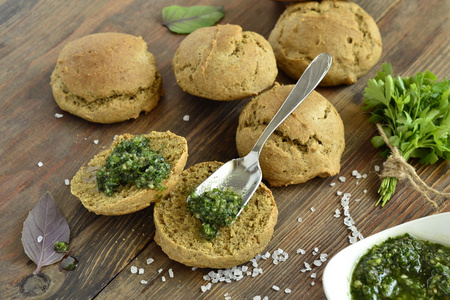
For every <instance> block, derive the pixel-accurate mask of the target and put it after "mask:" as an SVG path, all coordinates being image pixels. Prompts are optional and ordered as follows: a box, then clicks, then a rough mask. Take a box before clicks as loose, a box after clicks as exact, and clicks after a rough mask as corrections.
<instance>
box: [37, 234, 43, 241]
mask: <svg viewBox="0 0 450 300" xmlns="http://www.w3.org/2000/svg"><path fill="white" fill-rule="evenodd" d="M43 239H44V238H43V237H42V235H40V236H38V237H37V242H38V243H40V242H42V240H43Z"/></svg>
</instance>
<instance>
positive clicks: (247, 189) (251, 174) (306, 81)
mask: <svg viewBox="0 0 450 300" xmlns="http://www.w3.org/2000/svg"><path fill="white" fill-rule="evenodd" d="M331 61H332V59H331V56H330V55H329V54H326V53H322V54H319V55H318V56H317V57H316V58H315V59H314V60H313V61H312V62H311V64H310V65H309V66H308V68H307V69H306V70H305V72H304V73H303V74H302V76H301V77H300V79H299V80H298V81H297V84H296V85H295V87H294V88H293V89H292V91H291V93H290V94H289V96H288V97H287V98H286V100H285V101H284V103H283V105H281V107H280V109H279V110H278V112H277V113H276V114H275V116H274V117H273V118H272V120H271V121H270V123H269V124H268V125H267V127H266V128H265V129H264V131H263V133H262V134H261V136H260V137H259V139H258V140H257V141H256V144H255V146H253V149H252V150H251V151H250V153H249V154H247V155H246V156H244V157H242V158H237V159H233V160H230V161H228V162H227V163H225V164H224V165H222V166H221V167H220V168H219V169H218V170H217V171H216V172H214V173H213V174H211V176H209V177H208V178H207V179H206V180H205V181H203V182H202V183H201V184H200V185H199V186H198V187H197V188H196V189H195V190H194V194H195V195H201V194H203V193H204V192H206V191H209V190H212V189H214V188H218V189H220V190H223V189H232V190H233V191H234V192H236V193H238V194H241V195H242V200H243V203H244V205H243V206H242V208H241V210H240V211H239V213H238V214H237V216H236V218H237V217H238V216H239V214H240V213H241V212H242V210H243V208H244V207H245V205H246V204H247V203H248V201H249V200H250V198H251V197H252V196H253V194H254V193H255V191H256V189H257V188H258V186H259V183H260V182H261V180H262V171H261V167H260V165H259V155H260V153H261V149H262V147H263V146H264V143H265V142H266V141H267V139H268V138H269V136H270V135H271V134H272V133H273V132H274V131H275V129H276V128H277V127H278V126H279V125H280V124H281V123H283V121H284V120H285V119H286V118H287V117H288V116H289V115H290V114H291V113H292V112H293V111H294V110H295V109H296V108H297V107H298V106H299V105H300V103H302V102H303V100H305V98H306V97H308V95H309V94H311V92H312V91H313V90H314V89H315V88H316V86H317V85H318V84H319V82H320V81H321V80H322V79H323V77H325V75H326V74H327V72H328V70H329V69H330V67H331ZM189 200H190V196H189V197H188V199H187V201H189Z"/></svg>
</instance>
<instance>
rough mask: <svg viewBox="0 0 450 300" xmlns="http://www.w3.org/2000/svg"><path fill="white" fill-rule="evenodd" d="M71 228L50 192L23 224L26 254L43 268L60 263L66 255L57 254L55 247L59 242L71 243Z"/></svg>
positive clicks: (38, 267)
mask: <svg viewBox="0 0 450 300" xmlns="http://www.w3.org/2000/svg"><path fill="white" fill-rule="evenodd" d="M69 238H70V228H69V224H68V223H67V221H66V219H65V218H64V216H63V215H62V213H61V211H60V210H59V207H58V204H57V203H56V201H55V199H53V196H52V195H51V194H50V192H47V193H45V195H44V196H43V197H42V198H41V200H39V202H38V203H36V205H35V206H34V208H33V209H32V210H31V211H30V213H29V214H28V217H27V218H26V220H25V222H23V231H22V244H23V248H24V250H25V253H26V254H27V255H28V257H29V258H30V259H31V260H32V261H33V262H34V263H35V264H36V265H37V268H36V270H35V271H34V272H33V273H34V274H37V273H39V271H40V269H41V267H43V266H48V265H51V264H53V263H55V262H57V261H60V260H61V259H62V258H63V257H64V253H57V252H56V251H55V250H54V245H55V243H56V242H58V241H64V242H67V243H69Z"/></svg>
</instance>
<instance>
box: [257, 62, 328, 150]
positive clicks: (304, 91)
mask: <svg viewBox="0 0 450 300" xmlns="http://www.w3.org/2000/svg"><path fill="white" fill-rule="evenodd" d="M331 62H332V59H331V56H330V55H329V54H327V53H322V54H319V55H318V56H317V57H316V58H314V60H313V61H312V62H311V63H310V65H309V66H308V68H306V70H305V72H303V74H302V76H301V77H300V79H299V80H298V81H297V84H296V85H295V86H294V88H293V89H292V91H291V93H290V94H289V96H288V97H287V98H286V100H285V101H284V103H283V105H281V107H280V109H279V110H278V111H277V113H276V114H275V116H274V117H273V118H272V120H271V121H270V123H269V124H268V125H267V126H266V128H265V129H264V131H263V133H262V134H261V136H260V137H259V138H258V140H257V141H256V143H255V146H253V149H252V151H251V152H256V154H257V156H259V154H260V152H261V149H262V147H263V146H264V143H265V142H266V141H267V139H268V138H269V136H270V135H271V134H272V133H273V132H274V131H275V129H277V127H278V126H279V125H280V124H281V123H283V121H284V120H286V118H287V117H288V116H289V115H290V114H291V113H292V112H293V111H294V110H295V109H296V108H297V107H298V106H299V105H300V103H302V102H303V100H305V99H306V97H308V96H309V94H311V92H312V91H313V90H314V89H315V88H316V87H317V85H318V84H319V82H320V81H321V80H322V79H323V77H325V75H326V74H327V72H328V70H329V69H330V67H331Z"/></svg>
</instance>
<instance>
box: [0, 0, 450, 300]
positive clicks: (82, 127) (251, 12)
mask: <svg viewBox="0 0 450 300" xmlns="http://www.w3.org/2000/svg"><path fill="white" fill-rule="evenodd" d="M355 2H356V3H358V4H359V5H360V6H361V7H363V8H364V9H365V10H366V11H367V12H368V13H369V14H370V15H371V16H372V17H373V18H374V19H375V20H376V22H377V24H378V25H379V27H380V31H381V35H382V39H383V55H382V58H381V60H380V61H379V63H378V64H377V65H376V66H375V67H374V69H372V70H371V71H370V72H369V73H368V74H366V75H365V76H363V77H362V78H360V79H359V80H358V82H357V83H356V84H353V85H351V86H340V87H332V88H320V89H318V91H319V92H321V93H322V94H323V95H324V96H325V97H327V98H328V99H329V100H330V102H332V103H333V104H334V105H335V107H336V108H337V110H338V111H339V113H340V115H341V117H342V119H343V121H344V124H345V138H346V149H345V152H344V154H343V157H342V169H341V173H340V175H341V176H345V177H346V178H347V181H346V182H345V183H341V182H339V180H338V179H337V176H336V177H333V178H327V179H314V180H311V181H309V182H308V183H305V184H301V185H296V186H289V187H284V188H272V191H273V194H274V196H275V199H276V201H277V204H278V208H279V221H278V223H277V225H276V227H275V233H274V236H273V239H272V241H271V242H270V244H269V246H268V247H267V250H268V251H270V252H271V253H272V252H273V251H274V250H276V249H278V248H281V249H283V250H284V251H286V252H288V253H289V259H288V261H287V262H282V263H280V265H278V266H277V265H274V264H272V262H271V261H270V260H268V261H264V262H262V263H260V266H261V267H262V268H263V272H264V273H263V274H262V275H259V276H257V277H255V278H251V277H245V278H244V279H243V280H241V281H240V282H233V283H230V284H225V283H219V284H213V286H212V288H211V290H209V291H207V292H205V293H202V292H201V290H200V287H201V286H202V285H206V284H207V281H205V280H204V279H203V275H204V274H206V273H208V271H210V270H195V271H192V270H191V268H188V267H185V266H183V265H181V264H179V263H177V262H174V261H171V260H170V259H168V258H167V256H166V255H165V254H164V253H163V252H162V251H161V249H160V248H159V246H158V245H156V244H155V242H154V241H153V235H154V225H153V223H152V210H153V208H152V207H149V208H148V209H145V210H143V211H140V212H137V213H134V214H130V215H126V216H121V217H105V216H97V215H95V214H93V213H89V212H88V211H87V210H86V209H84V207H83V206H82V205H81V203H80V202H79V201H78V200H77V199H76V198H75V197H74V196H72V195H71V193H70V188H69V186H66V185H65V184H64V180H65V179H71V178H72V176H73V175H74V174H75V173H76V171H77V170H78V169H79V168H80V167H81V166H82V165H83V164H84V163H86V162H87V161H88V160H89V159H90V158H91V157H93V156H94V155H95V154H96V153H98V152H99V151H100V150H101V149H103V147H108V146H109V145H110V143H111V141H112V138H113V136H114V135H116V134H121V133H135V134H139V133H146V132H149V131H152V130H159V131H165V130H171V131H173V132H175V133H177V134H179V135H182V136H185V137H186V139H187V141H188V145H189V159H188V163H187V167H189V166H191V165H193V164H195V163H198V162H202V161H208V160H219V161H227V160H229V159H231V158H234V157H236V156H237V152H236V149H235V142H234V137H235V131H236V127H237V120H238V115H239V113H240V111H241V109H242V108H243V106H244V105H245V103H246V102H247V100H242V101H239V102H214V101H209V100H205V99H200V98H197V97H193V96H190V95H188V94H186V93H184V92H182V90H181V89H180V88H179V87H178V86H177V84H176V82H175V79H174V75H173V73H172V71H171V60H172V57H173V55H174V53H175V50H176V48H177V46H178V45H179V43H180V42H181V41H182V40H183V38H184V36H183V35H176V34H173V33H170V32H169V31H168V30H167V28H165V27H163V26H162V25H161V23H162V20H161V10H162V8H163V7H164V6H167V5H172V4H182V5H194V4H210V5H225V11H226V15H225V17H224V18H223V20H221V21H220V23H222V24H223V23H233V24H239V25H241V26H242V27H243V28H244V29H245V30H251V31H255V32H258V33H260V34H261V35H263V36H264V37H266V38H267V37H268V35H269V33H270V31H271V29H272V28H273V26H274V24H275V22H276V20H277V19H278V17H279V15H280V14H281V13H282V11H283V10H284V4H283V3H279V2H273V1H270V0H245V1H241V0H230V1H224V0H222V1H220V0H203V1H200V0H197V1H195V0H189V1H181V0H177V1H175V0H174V1H164V0H158V1H156V0H127V1H112V0H99V1H87V0H81V1H56V0H43V1H36V0H33V1H31V0H3V1H0V101H1V102H0V103H1V105H0V118H1V119H0V125H1V127H0V134H1V148H0V225H1V232H2V235H1V237H0V244H1V246H0V247H1V248H0V261H1V263H0V274H2V276H1V277H0V294H1V296H0V298H4V299H21V298H26V297H24V296H23V295H22V294H21V293H20V292H19V284H20V282H21V281H22V279H23V278H25V277H26V276H27V275H29V274H31V273H32V272H33V270H34V269H35V265H34V264H33V263H32V262H31V261H30V260H29V259H28V257H27V256H26V255H25V253H24V251H23V247H22V243H21V239H20V238H21V230H22V226H23V221H24V220H25V218H26V216H27V214H28V212H29V211H30V210H31V209H32V208H33V206H34V205H35V203H36V202H37V201H38V200H39V199H40V198H41V197H42V196H43V195H44V193H45V192H46V191H50V192H51V193H52V194H53V196H54V198H55V199H56V201H57V202H58V205H59V206H60V208H61V210H62V212H63V214H64V215H65V216H66V218H67V220H68V222H69V225H70V228H71V246H72V247H73V251H72V254H73V255H74V256H75V257H77V258H78V259H79V261H80V264H79V267H78V268H77V270H76V271H73V272H62V273H61V272H59V270H58V266H57V265H52V266H47V267H44V268H43V269H42V272H43V273H44V274H46V275H47V276H49V277H50V278H51V281H52V283H51V286H50V288H49V289H48V290H47V291H46V292H45V293H44V294H43V295H42V296H41V297H37V298H36V299H38V298H46V299H92V298H96V299H114V298H115V299H127V298H129V299H132V298H133V299H138V298H140V299H150V298H151V299H169V298H170V299H196V298H199V299H203V298H204V299H224V298H225V296H224V295H225V294H227V293H228V296H230V297H232V299H252V298H253V297H254V296H256V295H261V296H268V297H269V299H323V298H325V296H324V293H323V288H322V281H321V278H322V274H323V270H324V267H325V264H324V265H322V266H320V267H314V268H313V272H315V273H317V277H316V278H314V279H313V278H311V276H310V275H311V273H312V272H306V273H302V272H301V271H300V270H301V269H302V268H303V267H304V265H303V263H304V262H305V261H306V262H309V263H312V261H313V259H314V256H313V254H312V251H313V249H314V248H315V247H318V248H319V252H320V253H327V254H328V257H331V256H333V255H334V254H336V253H337V252H338V251H339V250H341V249H343V248H344V247H346V246H348V245H349V242H348V238H347V237H348V235H349V233H350V231H349V230H348V229H347V228H346V226H344V224H343V219H342V217H340V218H335V217H333V214H334V211H335V210H336V209H337V208H339V206H340V204H339V203H340V197H339V196H337V194H336V193H337V191H338V190H340V191H344V192H349V193H351V194H352V199H356V198H359V199H361V201H359V202H356V201H351V204H350V212H351V215H352V216H353V218H354V220H355V221H356V226H357V228H358V229H359V230H360V231H361V232H362V233H363V234H364V236H369V235H370V234H373V233H376V232H378V231H380V230H383V229H385V228H388V227H391V226H394V225H397V224H400V223H402V222H405V221H408V220H413V219H416V218H419V217H424V216H428V215H431V214H436V213H440V212H444V211H450V206H449V203H450V201H449V200H445V199H442V198H438V197H435V198H434V200H435V201H437V202H438V203H439V204H440V207H439V208H437V209H435V208H433V207H432V206H430V205H429V204H428V203H427V202H426V201H425V200H424V199H423V198H422V197H420V195H419V194H418V193H417V192H415V191H413V190H412V189H411V188H410V187H409V185H408V184H406V183H402V184H400V185H399V188H398V190H397V192H396V195H395V197H394V198H393V199H392V200H391V201H390V202H389V203H388V205H386V206H385V207H384V208H383V209H381V208H379V207H375V206H374V203H375V201H376V199H377V193H376V190H377V187H378V186H379V184H380V179H379V178H378V177H377V175H376V174H375V172H374V171H373V170H374V165H381V164H382V162H383V160H382V158H381V157H380V156H379V152H378V150H375V149H373V148H372V146H371V144H370V138H371V137H372V136H373V135H374V134H375V127H374V125H373V124H369V123H368V115H367V114H364V113H362V112H361V107H362V96H363V90H364V87H365V85H366V82H367V80H368V79H369V78H371V77H373V76H374V75H375V74H376V72H377V71H378V70H379V69H380V68H381V64H382V63H383V62H391V63H392V64H393V67H394V72H395V73H396V74H399V75H413V74H415V73H417V72H419V71H425V70H430V71H432V72H434V73H435V74H436V75H437V76H438V77H439V78H443V77H445V76H448V75H449V73H450V72H449V71H450V67H449V62H450V54H449V52H450V46H449V43H448V39H449V35H448V28H449V11H450V2H449V1H448V0H444V1H442V0H428V1H420V0H383V1H370V0H358V1H355ZM106 31H116V32H125V33H129V34H133V35H137V36H139V35H140V36H142V37H143V38H144V40H145V41H147V43H148V45H149V50H150V51H151V52H152V53H153V54H154V55H155V58H156V62H157V66H158V68H159V70H160V72H161V74H162V77H163V85H164V89H165V95H164V96H163V97H162V99H161V101H160V104H159V105H158V107H156V108H155V109H154V110H153V111H152V112H151V113H149V114H147V115H144V116H141V117H140V118H138V119H137V120H133V121H128V122H123V123H118V124H112V125H99V124H93V123H89V122H87V121H85V120H83V119H80V118H78V117H75V116H73V115H70V114H69V113H66V112H62V111H61V110H60V109H59V108H58V106H57V105H56V103H55V102H54V100H53V97H52V93H51V88H50V85H49V81H50V74H51V72H52V70H53V68H54V66H55V63H56V58H57V55H58V53H59V51H60V50H61V49H62V47H63V46H64V45H65V44H66V43H67V42H69V41H71V40H74V39H76V38H79V37H81V36H84V35H87V34H91V33H96V32H106ZM278 80H279V81H280V82H282V83H293V81H292V80H291V79H289V78H287V77H286V76H285V75H283V74H282V72H280V75H279V78H278ZM55 113H62V114H63V115H64V116H63V117H62V118H60V119H58V118H56V117H55ZM184 115H190V120H189V121H188V122H185V121H183V116H184ZM95 140H98V144H95V143H94V141H95ZM40 161H41V162H43V166H42V167H38V162H40ZM412 164H413V166H414V167H416V168H417V171H418V174H419V175H420V176H421V177H422V178H423V179H424V180H425V182H427V183H428V184H430V185H431V186H433V187H434V188H437V189H441V190H446V191H448V188H447V187H448V186H449V183H450V176H449V173H450V167H449V164H448V163H447V162H442V161H440V162H439V163H437V164H436V165H433V166H421V165H419V164H417V162H415V161H413V162H412ZM353 170H358V171H359V172H360V173H361V174H364V173H365V174H367V175H368V177H367V178H365V179H361V180H359V184H358V185H357V184H356V179H355V178H354V177H352V176H351V172H352V171H353ZM332 182H336V185H335V186H334V187H331V186H330V183H332ZM364 190H367V193H364V192H363V191H364ZM312 207H314V208H315V211H312V210H311V208H312ZM299 217H301V218H303V222H301V223H299V222H298V221H297V219H298V218H299ZM298 248H303V249H305V250H306V254H305V255H301V254H297V253H296V250H297V249H298ZM150 257H151V258H154V260H155V262H154V263H153V264H151V265H147V264H146V263H145V261H146V259H147V258H150ZM133 265H134V266H137V267H143V268H145V274H144V275H136V274H131V272H130V267H131V266H133ZM247 265H249V266H251V264H247ZM160 268H162V269H163V272H162V273H161V274H159V273H158V272H157V270H158V269H160ZM170 268H172V269H173V272H174V275H175V277H174V278H169V276H168V270H169V269H170ZM161 276H165V277H166V278H167V281H166V282H162V280H161ZM141 279H145V280H147V281H148V282H149V283H148V284H147V285H142V284H141V283H140V280H141ZM313 282H314V284H313ZM272 285H277V286H279V287H280V288H281V290H280V291H278V292H277V291H275V290H273V289H272ZM285 288H289V289H291V290H292V293H291V294H285V293H284V290H285ZM33 299H34V298H33Z"/></svg>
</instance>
